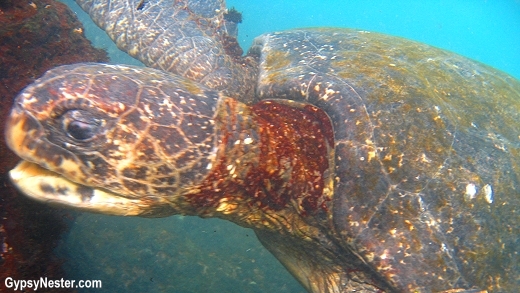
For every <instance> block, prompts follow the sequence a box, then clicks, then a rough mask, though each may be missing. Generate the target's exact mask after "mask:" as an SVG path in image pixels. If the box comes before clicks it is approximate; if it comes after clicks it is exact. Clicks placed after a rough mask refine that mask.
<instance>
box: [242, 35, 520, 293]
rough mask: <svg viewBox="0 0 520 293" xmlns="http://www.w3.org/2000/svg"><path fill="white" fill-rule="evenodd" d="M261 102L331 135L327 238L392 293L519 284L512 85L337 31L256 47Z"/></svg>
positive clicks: (438, 56) (269, 39)
mask: <svg viewBox="0 0 520 293" xmlns="http://www.w3.org/2000/svg"><path fill="white" fill-rule="evenodd" d="M250 53H254V54H259V55H260V56H261V62H260V72H259V83H258V86H257V94H258V96H259V97H260V99H270V98H273V97H276V98H278V99H292V100H297V101H302V102H307V103H311V104H314V105H316V106H318V107H320V108H321V109H323V110H325V112H326V113H327V114H328V115H329V116H330V118H331V120H332V123H333V127H334V139H335V164H336V166H335V172H334V183H335V186H334V199H333V208H332V217H333V218H332V222H333V228H332V229H331V231H330V235H332V238H334V239H336V240H337V241H339V242H340V243H341V245H342V246H343V247H344V248H347V249H350V250H354V251H357V252H358V253H359V255H360V256H361V257H362V258H363V259H364V261H366V263H369V264H370V265H371V266H373V268H374V269H375V270H376V271H378V272H379V273H382V274H383V275H384V276H385V277H386V278H387V279H388V280H390V282H391V283H392V284H393V285H394V286H395V287H396V288H399V289H400V290H405V291H408V290H410V291H414V290H417V289H419V288H423V289H425V290H427V291H437V290H445V289H446V288H448V287H453V288H462V287H471V286H478V287H479V288H482V289H489V290H492V291H497V292H512V291H514V290H515V289H516V288H518V286H519V285H520V274H519V267H518V265H517V262H518V255H517V253H518V248H519V246H518V235H519V233H520V229H519V223H520V211H519V208H520V191H519V190H520V182H519V175H520V157H519V153H518V151H519V149H520V132H519V129H520V84H519V82H518V81H517V80H515V79H514V78H512V77H510V76H508V75H506V74H504V73H502V72H498V71H497V70H494V69H493V68H490V67H488V66H486V65H483V64H480V63H478V62H474V61H471V60H469V59H467V58H464V57H462V56H458V55H456V54H454V53H451V52H447V51H444V50H440V49H436V48H433V47H431V46H428V45H424V44H420V43H417V42H412V41H409V40H405V39H401V38H396V37H391V36H385V35H381V34H377V33H370V32H365V31H356V30H347V29H314V30H296V31H288V32H281V33H273V34H266V35H263V36H261V37H258V38H257V39H256V42H255V44H254V46H253V47H252V49H251V52H250Z"/></svg>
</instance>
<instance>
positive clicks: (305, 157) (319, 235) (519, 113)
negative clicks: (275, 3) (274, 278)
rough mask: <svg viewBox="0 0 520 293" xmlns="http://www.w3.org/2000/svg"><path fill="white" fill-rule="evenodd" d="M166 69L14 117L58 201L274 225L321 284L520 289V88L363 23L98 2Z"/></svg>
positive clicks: (27, 103)
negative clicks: (251, 22) (245, 46)
mask: <svg viewBox="0 0 520 293" xmlns="http://www.w3.org/2000/svg"><path fill="white" fill-rule="evenodd" d="M78 2H79V4H80V5H81V6H82V7H83V9H85V10H86V11H87V12H89V14H90V15H91V17H92V18H93V19H94V20H95V21H96V22H97V24H98V25H99V26H100V27H102V28H103V29H105V30H106V32H107V33H108V34H109V35H110V36H111V37H112V39H114V40H115V42H116V43H117V45H118V46H119V47H120V48H121V49H123V50H125V51H127V52H128V53H129V54H131V55H133V56H135V57H137V58H138V59H139V60H141V61H142V62H143V63H144V64H146V65H147V66H149V67H153V68H156V69H153V68H145V67H132V66H118V65H106V64H75V65H68V66H62V67H58V68H55V69H53V70H50V71H49V72H47V73H46V74H45V75H44V76H43V77H42V78H40V79H39V80H37V81H36V82H35V83H34V84H32V85H30V86H29V87H27V88H26V89H25V90H24V91H23V92H22V93H20V95H19V96H18V97H17V99H16V101H15V105H14V107H13V109H12V112H11V115H10V117H9V119H8V121H7V131H6V140H7V143H8V145H9V146H10V147H11V148H12V149H13V151H15V152H16V154H18V155H19V156H20V157H21V158H23V161H22V162H21V163H20V164H19V165H18V166H17V167H16V168H15V169H13V170H12V171H11V172H10V176H11V178H12V180H13V182H14V184H15V185H16V186H17V187H18V188H19V189H20V190H21V191H22V192H24V193H26V194H27V195H28V196H30V197H33V198H36V199H38V200H41V201H44V202H48V203H53V204H60V205H65V206H71V207H76V208H79V209H82V210H87V211H92V212H99V213H105V214H115V215H125V216H143V217H163V216H168V215H172V214H185V215H197V216H201V217H219V218H223V219H228V220H231V221H233V222H235V223H237V224H239V225H241V226H244V227H249V228H252V229H254V230H255V232H256V234H257V236H258V238H259V239H260V241H261V243H262V244H263V245H264V246H265V247H266V248H267V249H269V250H270V251H271V252H272V253H273V254H274V255H275V256H276V257H277V258H278V259H279V260H280V262H282V263H283V264H284V266H285V267H286V268H287V269H288V270H289V271H290V272H291V273H292V274H293V275H294V276H295V277H296V278H297V279H298V280H299V281H300V282H301V283H302V284H303V285H304V286H305V287H306V288H307V289H308V290H309V291H311V292H438V291H445V292H480V291H486V290H488V291H493V292H513V291H515V290H516V289H517V288H518V286H519V285H520V268H519V266H518V263H520V261H519V259H518V251H520V245H519V237H518V235H520V230H519V223H520V211H519V209H520V196H519V192H520V181H519V175H520V153H519V152H520V131H519V129H520V122H519V121H520V83H519V81H518V80H516V79H514V78H512V77H510V76H508V75H506V74H504V73H502V72H499V71H497V70H494V69H492V68H490V67H488V66H486V65H483V64H480V63H478V62H475V61H471V60H468V59H466V58H464V57H461V56H458V55H456V54H454V53H450V52H446V51H443V50H440V49H436V48H433V47H430V46H427V45H424V44H420V43H417V42H413V41H409V40H405V39H401V38H397V37H391V36H385V35H382V34H378V33H371V32H366V31H361V30H351V29H327V28H322V29H299V30H290V31H284V32H277V33H268V34H265V35H262V36H259V37H258V38H256V39H255V41H254V44H253V46H252V48H251V49H250V50H249V53H248V54H247V55H246V56H242V53H241V50H240V49H239V47H238V45H237V43H236V39H235V36H234V35H233V32H236V28H235V27H234V26H235V25H236V24H235V23H233V21H232V20H230V19H229V18H227V17H226V9H225V3H224V2H223V1H217V0H211V1H208V0H206V1H202V0H184V1H181V0H175V1H174V0H161V1H159V0H125V1H122V0H121V1H104V0H79V1H78Z"/></svg>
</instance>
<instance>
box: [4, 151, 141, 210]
mask: <svg viewBox="0 0 520 293" xmlns="http://www.w3.org/2000/svg"><path fill="white" fill-rule="evenodd" d="M9 176H10V178H11V181H12V182H13V184H14V185H15V186H16V188H18V189H19V190H20V191H21V192H22V193H24V194H25V195H27V196H28V197H30V198H32V199H35V200H37V201H40V202H45V203H47V204H51V205H58V206H66V207H72V208H75V209H79V210H82V211H89V212H94V213H102V214H110V215H119V216H137V215H142V214H143V213H145V210H146V207H147V205H146V204H145V203H144V202H142V200H141V199H130V198H126V197H122V196H120V195H118V194H116V193H114V192H111V191H108V190H105V189H102V188H96V187H90V186H85V185H82V184H79V183H76V182H73V181H71V180H69V179H67V178H65V177H63V176H62V175H60V174H58V173H56V172H53V171H50V170H48V169H45V168H43V167H42V166H40V165H38V164H35V163H32V162H29V161H26V160H22V161H21V162H20V163H18V165H17V166H16V167H15V168H14V169H13V170H11V171H10V172H9Z"/></svg>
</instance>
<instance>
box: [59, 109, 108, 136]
mask: <svg viewBox="0 0 520 293" xmlns="http://www.w3.org/2000/svg"><path fill="white" fill-rule="evenodd" d="M62 117H63V130H65V131H66V132H67V135H68V136H70V137H72V138H74V139H76V140H87V139H90V138H92V137H94V136H95V135H96V134H97V133H98V132H99V129H100V128H101V126H102V124H103V123H102V120H101V119H99V118H97V117H95V116H94V115H93V114H92V113H89V112H87V111H84V110H70V111H67V112H66V113H65V114H64V115H63V116H62Z"/></svg>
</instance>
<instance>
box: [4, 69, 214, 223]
mask: <svg viewBox="0 0 520 293" xmlns="http://www.w3.org/2000/svg"><path fill="white" fill-rule="evenodd" d="M145 71H146V74H145V73H144V72H145ZM172 79H175V77H172V76H169V75H167V74H165V73H162V72H159V71H155V70H151V69H146V68H137V67H126V66H111V65H100V64H83V65H73V66H63V67H59V68H56V69H53V70H51V71H49V72H48V73H46V74H45V75H44V76H43V77H42V78H41V79H39V80H38V81H37V82H35V83H34V84H33V85H30V86H29V87H27V88H26V89H25V90H24V91H23V92H22V93H20V94H19V96H18V97H17V99H16V101H15V105H14V107H13V109H12V111H11V115H10V117H9V119H8V122H7V127H6V141H7V144H8V145H9V147H10V148H11V149H12V150H13V151H14V152H15V153H16V154H17V155H18V156H20V157H21V158H22V159H23V161H22V162H21V163H20V164H19V165H18V166H17V167H16V168H15V169H13V170H12V171H11V172H10V176H11V179H12V181H13V182H14V183H15V185H16V186H17V187H18V188H19V189H20V190H21V191H22V192H23V193H25V194H27V195H28V196H30V197H32V198H35V199H37V200H40V201H44V202H48V203H54V204H59V205H66V206H72V207H75V208H79V209H82V210H87V211H92V212H99V213H105V214H115V215H140V216H167V215H171V214H174V213H179V212H181V210H182V207H180V206H178V205H177V204H176V200H175V198H177V197H178V196H179V195H180V194H184V193H189V192H190V189H191V188H192V187H193V186H195V185H196V183H197V182H199V181H200V180H201V178H203V177H204V176H205V175H206V174H207V173H208V169H207V167H208V165H210V163H211V160H212V158H213V157H214V153H215V149H214V140H215V134H214V131H213V128H214V125H213V124H214V123H213V115H214V112H215V108H216V107H217V101H218V100H219V99H218V94H217V93H216V92H213V91H208V90H206V89H203V88H200V87H199V86H197V85H196V84H194V83H191V82H190V81H188V80H186V79H181V78H179V79H176V80H172Z"/></svg>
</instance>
